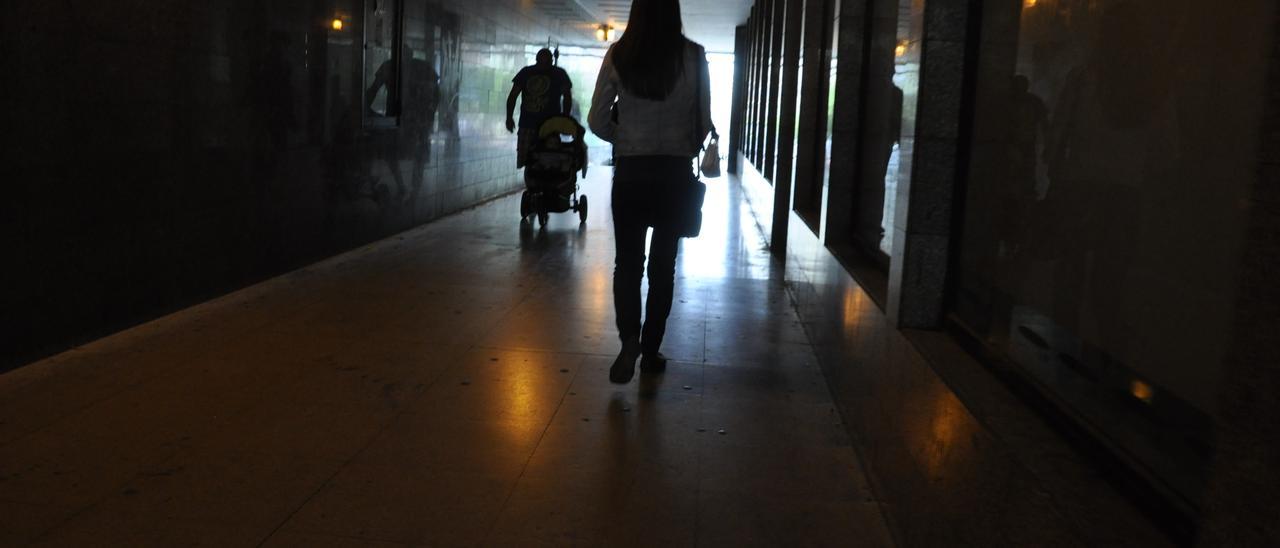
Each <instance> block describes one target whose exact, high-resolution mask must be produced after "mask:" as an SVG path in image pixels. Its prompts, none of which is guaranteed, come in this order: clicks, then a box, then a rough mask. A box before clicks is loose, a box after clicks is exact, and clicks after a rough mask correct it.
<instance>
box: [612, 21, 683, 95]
mask: <svg viewBox="0 0 1280 548" xmlns="http://www.w3.org/2000/svg"><path fill="white" fill-rule="evenodd" d="M684 48H685V37H684V23H683V22H682V21H681V19H680V0H635V1H634V2H632V3H631V18H630V19H629V20H628V21H627V30H626V32H624V33H623V34H622V39H621V40H618V43H617V44H616V45H614V46H613V65H614V67H616V68H617V69H618V76H619V77H620V78H621V79H622V87H623V88H624V89H626V90H627V91H628V92H630V93H633V94H635V95H638V96H640V97H643V98H645V99H651V100H654V101H661V100H663V99H666V98H667V96H668V95H670V94H671V90H673V89H675V87H676V82H678V81H679V80H680V77H681V76H682V75H683V74H684Z"/></svg>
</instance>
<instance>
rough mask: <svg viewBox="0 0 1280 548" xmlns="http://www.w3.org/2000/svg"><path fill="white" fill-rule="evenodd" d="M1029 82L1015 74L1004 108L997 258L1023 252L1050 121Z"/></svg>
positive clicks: (1047, 113) (998, 194)
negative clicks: (1041, 151) (1004, 174)
mask: <svg viewBox="0 0 1280 548" xmlns="http://www.w3.org/2000/svg"><path fill="white" fill-rule="evenodd" d="M1030 89H1031V82H1030V80H1028V79H1027V77H1026V76H1023V75H1021V74H1018V75H1015V76H1014V77H1013V82H1012V90H1011V94H1010V96H1009V102H1008V104H1007V105H1006V108H1008V110H1007V111H1006V116H1007V117H1008V118H1007V122H1006V124H1007V125H1006V131H1008V134H1007V137H1006V143H1007V145H1006V146H1007V149H1006V154H1005V168H1006V169H1007V170H1008V171H1007V172H1006V176H1005V177H1003V178H1001V179H999V180H998V181H997V184H1000V188H999V189H998V191H997V201H996V211H998V212H999V215H996V218H997V219H998V222H1000V223H1001V226H999V227H998V228H997V232H998V235H997V237H998V238H999V241H1000V245H1001V247H1002V249H1001V250H1000V255H1002V256H1010V255H1014V254H1017V253H1019V252H1020V251H1022V246H1023V243H1024V239H1025V238H1026V235H1027V230H1028V223H1029V221H1030V218H1031V211H1032V209H1033V208H1034V207H1035V202H1036V170H1037V167H1038V166H1039V157H1040V155H1039V148H1040V145H1041V143H1042V141H1043V138H1042V136H1043V134H1044V131H1045V129H1046V126H1047V125H1048V121H1049V109H1048V108H1046V107H1045V106H1044V101H1041V100H1040V98H1039V97H1036V96H1035V95H1033V94H1032V93H1031V91H1030Z"/></svg>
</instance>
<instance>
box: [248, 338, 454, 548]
mask: <svg viewBox="0 0 1280 548" xmlns="http://www.w3.org/2000/svg"><path fill="white" fill-rule="evenodd" d="M472 348H474V345H471V346H469V347H468V348H467V351H470V350H471V349H472ZM461 367H462V364H461V363H455V364H454V365H452V366H450V367H445V368H442V369H441V371H439V372H438V373H437V374H436V376H435V378H434V379H432V380H431V381H430V382H429V383H427V386H426V387H424V389H423V392H422V393H421V394H419V395H418V397H417V398H414V400H415V401H417V400H418V399H421V398H423V397H425V396H426V391H427V390H428V389H430V388H431V387H433V386H435V385H436V384H437V383H439V382H440V379H442V378H444V377H445V375H447V374H448V373H449V372H451V371H453V370H454V369H457V368H461ZM406 407H407V405H406ZM407 414H408V411H407V410H406V409H405V408H401V409H399V410H397V411H396V413H395V414H394V415H393V416H392V417H391V418H390V419H389V420H387V422H386V424H384V425H383V426H382V428H380V429H378V431H377V432H375V433H374V434H373V435H371V436H369V439H368V440H367V441H366V442H365V443H364V444H363V447H361V448H360V449H358V450H356V451H353V452H352V454H351V455H350V456H349V457H348V458H346V459H344V460H343V461H342V462H341V464H339V465H338V466H337V467H336V468H335V469H334V471H333V473H332V474H330V475H329V477H327V478H325V480H324V481H322V482H320V484H319V485H318V486H317V487H316V489H315V490H314V491H312V492H311V494H309V495H307V497H306V498H305V499H303V500H302V502H300V503H299V504H298V505H297V507H295V508H294V509H293V510H292V511H290V512H289V514H288V515H287V516H285V517H284V519H282V520H281V521H280V523H278V524H277V525H276V526H275V528H273V529H272V530H271V532H270V533H268V534H267V535H266V536H265V537H263V539H262V540H261V541H260V542H258V544H257V546H258V548H261V547H262V546H263V545H264V544H266V543H267V541H269V540H271V538H272V537H274V536H275V535H276V533H278V532H280V530H281V529H283V528H284V526H285V525H287V524H288V523H289V521H291V520H292V519H293V518H294V516H296V515H297V514H298V512H300V511H302V509H303V508H306V506H307V504H310V502H311V501H312V500H313V499H315V497H316V496H317V495H319V494H320V493H322V492H323V491H324V490H325V488H327V487H329V486H330V484H332V483H333V480H334V478H337V477H338V475H339V474H341V473H342V471H343V470H345V469H347V468H348V467H349V466H351V465H352V463H354V462H355V461H356V460H357V459H359V458H360V456H361V455H363V454H364V453H365V452H367V451H368V450H369V448H370V447H372V446H373V444H374V443H375V442H377V441H378V439H379V438H381V437H382V436H383V435H384V434H386V432H387V431H389V430H390V429H391V428H392V427H394V426H395V424H396V423H397V422H398V421H399V420H400V419H401V418H403V417H404V416H405V415H407ZM375 540H377V539H375Z"/></svg>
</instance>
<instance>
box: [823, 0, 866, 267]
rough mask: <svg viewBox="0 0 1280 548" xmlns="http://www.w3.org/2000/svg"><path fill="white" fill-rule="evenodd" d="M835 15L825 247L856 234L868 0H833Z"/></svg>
mask: <svg viewBox="0 0 1280 548" xmlns="http://www.w3.org/2000/svg"><path fill="white" fill-rule="evenodd" d="M833 1H834V2H835V3H836V5H835V10H833V11H834V13H833V14H832V15H833V16H834V17H835V21H834V22H833V26H834V33H833V36H832V43H831V44H829V45H828V46H827V47H830V48H833V50H834V51H833V53H832V61H831V62H832V64H834V65H835V74H836V76H835V80H834V81H833V82H831V83H830V85H833V86H835V87H836V89H835V96H836V97H835V99H836V100H835V104H834V105H833V107H832V108H833V112H832V113H831V127H830V128H828V130H827V131H829V132H830V133H831V163H830V168H829V172H828V173H827V177H826V179H827V181H826V182H827V197H826V200H827V201H826V204H825V206H824V209H825V210H826V221H825V222H826V225H825V226H824V227H823V241H824V243H826V244H827V245H840V244H846V243H848V242H849V240H850V238H851V236H852V234H853V190H854V179H855V177H854V175H855V173H856V172H857V167H858V166H857V157H858V150H859V149H860V148H861V146H862V145H861V141H860V140H859V134H858V116H859V112H861V110H862V80H863V72H864V70H865V66H864V64H865V63H864V62H863V53H864V50H865V47H866V38H867V0H833Z"/></svg>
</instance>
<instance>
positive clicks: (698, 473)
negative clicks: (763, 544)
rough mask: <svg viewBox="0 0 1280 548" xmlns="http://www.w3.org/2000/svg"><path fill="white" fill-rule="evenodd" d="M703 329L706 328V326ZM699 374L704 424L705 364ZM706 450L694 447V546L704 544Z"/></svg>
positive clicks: (699, 407) (701, 417)
mask: <svg viewBox="0 0 1280 548" xmlns="http://www.w3.org/2000/svg"><path fill="white" fill-rule="evenodd" d="M703 329H704V330H705V327H704V328H703ZM704 333H705V331H704ZM704 340H705V339H704ZM704 344H705V343H704ZM704 356H705V355H704ZM699 375H700V377H699V379H698V382H699V383H700V384H702V386H703V389H704V390H703V392H702V393H700V394H698V424H704V420H703V419H704V416H705V414H706V408H705V405H706V401H707V400H706V398H705V397H704V396H705V392H706V391H705V388H706V376H707V367H706V366H705V365H703V366H702V368H701V370H700V371H699ZM704 451H706V444H703V443H698V444H696V446H695V449H694V462H695V465H694V474H695V475H694V477H695V478H698V481H697V483H696V484H695V485H694V486H693V496H694V499H693V546H694V548H698V547H699V546H701V545H702V466H703V460H704V458H705V455H704V454H703V452H704Z"/></svg>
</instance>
